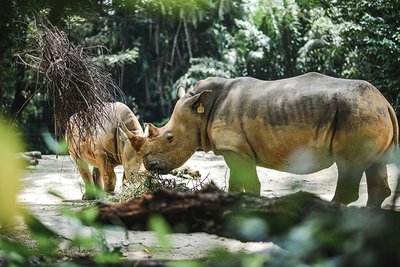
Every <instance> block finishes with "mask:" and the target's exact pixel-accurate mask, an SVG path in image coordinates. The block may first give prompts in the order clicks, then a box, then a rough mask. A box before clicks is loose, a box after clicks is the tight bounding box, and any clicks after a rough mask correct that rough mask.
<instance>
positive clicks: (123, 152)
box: [66, 102, 143, 199]
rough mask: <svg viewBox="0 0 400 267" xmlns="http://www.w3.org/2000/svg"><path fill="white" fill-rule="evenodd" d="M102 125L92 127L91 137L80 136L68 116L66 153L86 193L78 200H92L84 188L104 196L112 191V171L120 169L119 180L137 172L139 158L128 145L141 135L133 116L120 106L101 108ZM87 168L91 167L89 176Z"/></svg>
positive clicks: (138, 124) (130, 145) (113, 177)
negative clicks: (73, 164) (99, 189)
mask: <svg viewBox="0 0 400 267" xmlns="http://www.w3.org/2000/svg"><path fill="white" fill-rule="evenodd" d="M99 116H104V119H103V121H104V123H103V124H102V125H98V126H96V129H97V131H96V132H95V134H92V135H90V136H89V134H85V133H82V131H81V129H80V128H79V120H76V115H74V116H72V117H71V119H70V121H69V123H70V125H69V126H70V127H71V132H72V135H67V136H66V139H67V142H68V151H69V154H70V155H71V157H72V158H73V160H74V161H75V163H76V166H77V168H78V170H79V173H80V175H81V177H82V179H83V181H84V183H85V187H86V191H85V193H84V194H83V196H82V199H90V198H93V197H94V196H90V195H89V194H88V191H87V189H88V186H89V185H96V186H98V187H99V188H101V189H102V190H105V191H106V192H108V193H112V192H114V190H115V183H116V175H115V171H114V168H115V167H116V166H117V165H123V168H124V174H123V177H124V179H125V178H128V177H129V175H130V174H131V172H137V171H139V169H140V167H141V165H142V162H143V158H142V157H141V156H140V155H139V154H138V152H137V151H136V150H135V148H134V146H132V144H131V143H130V141H129V139H128V137H127V136H126V134H125V132H127V133H128V134H129V135H134V136H136V135H138V136H139V135H142V134H143V130H142V127H141V126H140V123H139V121H138V120H137V118H136V116H135V114H134V113H133V112H132V111H131V110H130V109H129V108H128V107H127V106H126V105H125V104H123V103H119V102H116V103H107V104H106V106H105V108H104V114H99ZM89 165H91V166H93V173H92V174H91V173H90V170H89Z"/></svg>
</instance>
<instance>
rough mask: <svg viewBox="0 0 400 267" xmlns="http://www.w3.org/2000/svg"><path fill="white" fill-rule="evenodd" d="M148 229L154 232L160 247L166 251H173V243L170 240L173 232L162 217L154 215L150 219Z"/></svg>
mask: <svg viewBox="0 0 400 267" xmlns="http://www.w3.org/2000/svg"><path fill="white" fill-rule="evenodd" d="M148 228H149V229H150V230H151V231H153V232H154V234H155V235H156V237H157V240H158V242H159V243H160V245H161V246H162V247H163V248H164V249H166V250H170V249H172V244H171V241H170V240H169V239H168V235H169V234H170V233H171V232H172V231H171V229H170V227H169V225H168V224H167V222H166V221H165V220H164V218H163V217H161V216H160V215H153V216H152V217H151V218H150V219H149V226H148Z"/></svg>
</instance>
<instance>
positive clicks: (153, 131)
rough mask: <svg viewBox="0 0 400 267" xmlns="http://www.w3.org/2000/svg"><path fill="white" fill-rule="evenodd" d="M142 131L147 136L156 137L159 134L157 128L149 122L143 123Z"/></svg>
mask: <svg viewBox="0 0 400 267" xmlns="http://www.w3.org/2000/svg"><path fill="white" fill-rule="evenodd" d="M144 132H145V135H146V136H148V137H149V138H152V137H156V136H158V135H159V131H158V128H157V127H156V126H154V125H153V124H151V123H145V124H144Z"/></svg>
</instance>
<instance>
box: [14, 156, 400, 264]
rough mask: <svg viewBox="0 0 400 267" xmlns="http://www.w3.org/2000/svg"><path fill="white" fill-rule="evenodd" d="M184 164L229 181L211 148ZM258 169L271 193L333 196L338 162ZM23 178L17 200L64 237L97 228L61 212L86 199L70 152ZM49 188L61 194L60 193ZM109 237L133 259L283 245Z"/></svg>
mask: <svg viewBox="0 0 400 267" xmlns="http://www.w3.org/2000/svg"><path fill="white" fill-rule="evenodd" d="M184 166H186V167H190V168H192V169H195V170H198V171H199V172H200V174H201V176H202V179H204V180H206V181H211V180H212V181H214V182H215V183H216V184H217V186H219V187H220V188H226V187H227V186H226V185H227V178H228V177H229V170H228V168H227V166H226V164H225V162H224V160H223V158H222V157H219V156H215V155H214V154H213V153H212V152H210V153H204V152H196V153H195V155H193V156H192V158H191V159H190V160H189V161H188V162H186V164H185V165H184ZM116 172H117V176H118V179H119V183H117V186H118V185H119V186H120V184H121V181H120V180H121V177H122V168H121V167H117V168H116ZM257 173H258V176H259V178H260V181H261V184H262V185H261V189H262V195H264V196H267V197H280V196H284V195H287V194H290V193H294V192H297V191H299V190H303V191H307V192H311V193H315V194H317V195H319V196H320V197H322V198H324V199H327V200H330V199H331V198H332V197H333V194H334V190H335V186H336V179H337V170H336V166H335V165H333V166H331V167H330V168H328V169H325V170H322V171H320V172H317V173H313V174H310V175H294V174H290V173H285V172H278V171H273V170H269V169H265V168H257ZM388 173H389V183H390V187H391V189H392V190H393V189H394V188H395V185H396V177H397V173H398V171H397V168H396V166H395V165H394V164H389V165H388ZM23 183H24V189H23V191H22V192H21V193H20V195H19V200H20V201H21V202H22V203H23V204H24V205H25V206H27V207H28V209H30V210H31V211H32V212H33V213H34V214H36V215H37V216H38V217H39V218H40V220H41V221H42V222H44V223H45V224H46V225H47V226H49V227H50V228H51V229H53V230H54V231H56V232H57V233H58V234H60V235H61V236H63V237H65V238H66V239H72V238H73V237H74V236H75V235H77V234H84V235H91V234H93V230H92V229H90V228H88V227H83V226H81V225H79V224H77V222H76V221H74V220H73V219H71V218H67V217H65V216H62V215H61V212H60V207H65V206H66V207H72V208H79V207H81V206H82V205H84V204H85V202H84V201H82V200H81V197H82V189H83V187H82V181H81V178H80V176H79V173H78V172H77V170H76V169H75V167H74V165H73V163H72V161H71V160H70V158H69V157H68V156H59V158H58V159H56V157H55V156H54V155H48V156H43V159H41V160H39V165H38V166H36V167H32V168H31V169H28V170H27V172H26V174H25V176H24V178H23ZM49 192H53V193H56V194H57V195H60V196H62V199H60V198H58V197H56V196H54V194H50V193H49ZM366 199H367V189H366V181H365V176H364V177H363V178H362V181H361V185H360V199H359V200H358V201H357V202H355V203H353V204H352V205H358V206H363V205H365V203H366ZM391 201H392V196H391V197H389V198H388V199H386V200H385V202H384V204H383V207H389V205H390V203H391ZM399 202H400V201H399ZM398 205H399V204H398ZM105 239H106V242H107V244H108V245H109V246H111V247H112V246H119V247H121V248H122V250H121V251H122V253H123V255H124V256H126V257H127V258H130V259H135V260H141V259H194V258H200V257H203V256H205V255H206V253H207V251H209V250H210V249H212V248H214V247H217V246H218V247H223V248H226V249H227V250H229V251H245V252H259V251H268V252H269V253H274V252H275V251H278V250H280V248H279V247H277V246H276V245H274V244H272V243H262V242H258V243H255V242H254V243H252V242H249V243H243V242H239V241H237V240H231V239H227V238H220V237H218V236H214V235H208V234H204V233H193V234H172V235H170V240H171V243H172V246H173V249H172V250H171V251H165V249H163V248H162V247H161V246H160V245H159V243H158V241H157V239H156V237H155V236H154V235H153V233H151V232H138V231H127V232H126V231H124V230H122V229H117V228H115V229H109V230H107V231H106V232H105Z"/></svg>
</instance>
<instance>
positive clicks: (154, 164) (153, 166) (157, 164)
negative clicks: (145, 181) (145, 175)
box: [148, 161, 164, 171]
mask: <svg viewBox="0 0 400 267" xmlns="http://www.w3.org/2000/svg"><path fill="white" fill-rule="evenodd" d="M148 169H150V170H152V171H162V170H163V169H164V166H163V164H161V163H160V162H159V161H152V162H149V163H148Z"/></svg>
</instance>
